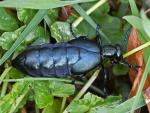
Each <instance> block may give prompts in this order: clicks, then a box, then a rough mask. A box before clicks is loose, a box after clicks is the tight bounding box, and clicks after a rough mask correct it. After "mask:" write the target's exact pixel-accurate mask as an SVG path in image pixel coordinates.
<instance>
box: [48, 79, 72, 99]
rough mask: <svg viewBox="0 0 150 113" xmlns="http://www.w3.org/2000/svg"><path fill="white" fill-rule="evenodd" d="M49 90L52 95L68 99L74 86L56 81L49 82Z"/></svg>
mask: <svg viewBox="0 0 150 113" xmlns="http://www.w3.org/2000/svg"><path fill="white" fill-rule="evenodd" d="M49 88H50V91H51V93H52V95H53V96H57V97H68V96H70V95H72V94H74V92H75V87H74V85H72V84H66V83H63V82H58V81H53V82H50V84H49Z"/></svg>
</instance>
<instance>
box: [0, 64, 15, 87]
mask: <svg viewBox="0 0 150 113" xmlns="http://www.w3.org/2000/svg"><path fill="white" fill-rule="evenodd" d="M11 68H12V67H9V68H6V69H5V70H4V72H3V73H2V75H1V76H0V85H1V83H2V82H3V80H4V78H5V77H6V75H7V73H8V72H9V71H10V70H11Z"/></svg>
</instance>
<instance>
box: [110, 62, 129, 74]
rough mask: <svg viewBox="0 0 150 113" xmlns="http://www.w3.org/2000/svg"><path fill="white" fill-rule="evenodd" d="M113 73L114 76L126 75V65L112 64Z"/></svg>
mask: <svg viewBox="0 0 150 113" xmlns="http://www.w3.org/2000/svg"><path fill="white" fill-rule="evenodd" d="M113 73H114V75H116V76H121V75H126V74H127V73H128V67H126V66H124V65H114V66H113Z"/></svg>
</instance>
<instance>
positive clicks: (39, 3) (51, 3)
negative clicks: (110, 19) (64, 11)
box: [0, 0, 96, 9]
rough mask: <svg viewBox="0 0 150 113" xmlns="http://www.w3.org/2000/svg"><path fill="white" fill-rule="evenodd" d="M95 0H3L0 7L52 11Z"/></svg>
mask: <svg viewBox="0 0 150 113" xmlns="http://www.w3.org/2000/svg"><path fill="white" fill-rule="evenodd" d="M92 1H96V0H73V1H72V0H70V1H61V0H5V1H1V2H0V7H17V8H31V9H50V8H51V9H52V8H57V7H62V6H66V5H72V4H77V3H84V2H92Z"/></svg>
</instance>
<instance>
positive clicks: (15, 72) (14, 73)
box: [7, 68, 25, 79]
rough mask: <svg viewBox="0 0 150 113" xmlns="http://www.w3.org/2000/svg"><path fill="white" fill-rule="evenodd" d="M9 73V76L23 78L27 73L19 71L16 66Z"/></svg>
mask: <svg viewBox="0 0 150 113" xmlns="http://www.w3.org/2000/svg"><path fill="white" fill-rule="evenodd" d="M7 74H8V75H9V78H12V79H18V78H23V77H24V76H25V75H24V74H23V73H22V72H20V71H18V70H17V69H16V68H11V70H10V71H9V72H8V73H7Z"/></svg>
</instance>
